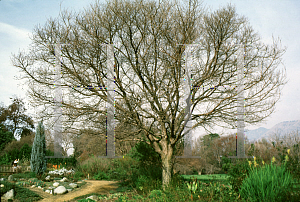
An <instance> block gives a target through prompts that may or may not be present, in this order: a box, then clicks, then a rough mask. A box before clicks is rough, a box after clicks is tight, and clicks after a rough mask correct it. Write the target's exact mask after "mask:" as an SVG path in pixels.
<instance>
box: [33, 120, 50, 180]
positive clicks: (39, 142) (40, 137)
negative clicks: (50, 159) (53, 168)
mask: <svg viewBox="0 0 300 202" xmlns="http://www.w3.org/2000/svg"><path fill="white" fill-rule="evenodd" d="M45 154H46V141H45V131H44V126H43V123H42V122H40V123H39V125H38V128H37V129H36V134H35V138H34V142H33V146H32V151H31V160H30V168H31V171H32V172H35V173H36V174H38V175H39V176H40V175H41V174H43V173H44V172H45V171H46V168H47V162H46V158H45Z"/></svg>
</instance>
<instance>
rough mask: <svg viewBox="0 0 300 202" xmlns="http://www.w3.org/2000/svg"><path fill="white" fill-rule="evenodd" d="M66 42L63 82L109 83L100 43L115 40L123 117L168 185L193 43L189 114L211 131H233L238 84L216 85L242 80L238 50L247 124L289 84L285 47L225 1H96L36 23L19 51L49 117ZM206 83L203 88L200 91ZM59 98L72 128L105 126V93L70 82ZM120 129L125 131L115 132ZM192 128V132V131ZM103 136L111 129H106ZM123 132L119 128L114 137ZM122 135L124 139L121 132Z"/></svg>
mask: <svg viewBox="0 0 300 202" xmlns="http://www.w3.org/2000/svg"><path fill="white" fill-rule="evenodd" d="M58 41H59V42H60V43H64V44H69V45H65V46H63V47H62V50H61V52H62V58H63V63H62V79H63V80H64V81H63V82H62V83H63V85H64V86H78V85H80V86H91V85H92V86H105V81H106V80H105V79H106V73H107V71H106V55H105V54H106V51H105V46H101V44H114V45H115V64H116V65H115V73H116V78H115V83H116V86H117V87H116V90H115V93H116V98H118V99H116V101H115V109H116V115H115V116H116V117H115V119H116V121H117V123H118V126H117V127H119V131H121V129H122V127H124V126H131V128H130V130H126V133H124V134H123V135H124V136H125V135H127V136H128V138H129V137H137V135H141V136H144V137H146V139H147V143H148V144H150V145H151V146H152V147H153V148H154V149H155V151H156V152H158V153H159V154H160V156H161V159H162V164H163V172H162V179H163V182H162V183H163V187H164V188H165V187H166V186H168V184H169V182H170V180H171V171H172V169H173V168H172V166H173V163H172V162H173V161H174V150H175V149H176V146H177V145H178V144H179V142H181V140H182V138H183V137H184V136H185V134H186V132H184V129H185V106H186V104H185V103H186V101H185V100H184V99H183V94H184V91H186V90H188V89H183V82H184V70H185V69H184V64H185V62H184V56H185V53H186V46H185V45H179V44H195V43H197V44H199V46H197V47H198V49H196V50H194V52H193V55H194V56H193V61H194V63H193V66H192V67H191V70H192V74H193V80H192V86H198V87H199V88H193V89H192V97H191V114H192V115H191V120H195V122H196V124H194V125H193V126H192V129H194V128H196V127H204V128H205V129H206V130H209V129H208V128H207V126H208V127H211V126H213V125H216V124H217V123H225V126H222V127H226V128H228V127H229V128H231V129H232V128H235V127H236V126H235V123H236V115H235V114H236V108H235V106H234V103H235V96H236V92H235V89H226V91H219V90H218V89H217V88H210V87H211V86H233V85H235V83H236V71H237V67H236V64H237V58H236V57H235V55H236V52H237V49H238V47H237V46H235V44H244V45H245V69H246V71H245V102H246V106H245V122H246V123H247V124H255V123H259V122H261V121H263V120H264V119H265V118H266V117H268V116H269V115H270V114H271V113H272V112H273V111H274V106H275V103H276V102H277V101H278V99H279V95H280V88H279V87H280V86H282V85H284V82H283V79H282V77H281V76H282V75H281V73H278V72H275V70H276V68H277V67H278V66H279V64H280V61H281V56H282V54H283V53H284V51H285V49H282V48H281V47H279V42H278V41H274V43H273V44H272V45H265V44H263V43H262V42H261V41H260V38H259V37H258V34H257V33H255V32H254V31H253V29H252V28H251V26H250V25H249V23H248V21H247V20H246V18H245V17H241V16H239V15H238V14H237V13H236V11H235V8H234V7H232V6H227V7H224V8H221V9H219V10H217V11H215V12H211V13H209V12H204V9H203V7H202V6H201V4H199V2H198V1H197V0H189V1H187V2H186V3H185V4H182V5H181V4H179V3H170V2H169V1H159V2H155V1H144V0H135V1H125V0H119V1H109V2H107V3H106V4H105V5H100V4H99V3H96V4H94V5H91V7H90V8H88V9H86V10H85V11H84V12H82V13H78V14H74V13H71V12H68V11H64V12H62V13H61V15H60V17H59V18H57V19H50V20H49V21H48V22H47V23H46V24H45V25H44V26H39V27H36V29H35V30H34V33H33V36H32V48H31V49H30V51H29V52H28V53H19V54H17V55H14V57H13V64H14V66H15V67H17V68H19V69H21V70H22V71H23V72H24V73H25V75H26V76H25V77H23V78H27V79H28V83H29V86H30V92H29V95H30V98H31V100H32V103H33V104H34V105H37V106H41V105H43V106H44V109H42V110H41V111H40V113H38V116H39V117H43V118H44V120H45V119H47V117H48V118H49V117H51V115H52V114H53V113H51V111H49V110H48V109H50V107H51V106H54V101H53V97H51V96H50V95H51V92H53V76H52V75H53V70H54V46H52V45H51V44H53V43H57V42H58ZM203 86H204V87H207V86H208V88H205V89H204V88H202V87H203ZM64 96H65V98H64V100H63V102H62V109H63V110H64V111H63V112H64V116H66V117H67V118H68V120H67V119H66V120H65V121H64V125H65V126H66V128H68V127H69V128H71V126H73V125H75V124H74V123H75V122H81V123H82V125H81V126H78V127H81V128H86V127H90V128H98V129H100V128H104V127H105V124H103V121H102V122H101V121H100V120H103V119H101V117H103V116H105V113H106V109H105V105H104V103H105V101H106V97H107V93H106V91H103V90H102V91H99V90H97V89H95V88H80V89H76V88H74V89H72V88H66V89H65V93H64ZM117 130H118V129H117ZM187 132H188V131H187ZM100 134H104V133H100ZM117 135H118V133H116V136H117ZM122 138H123V136H122Z"/></svg>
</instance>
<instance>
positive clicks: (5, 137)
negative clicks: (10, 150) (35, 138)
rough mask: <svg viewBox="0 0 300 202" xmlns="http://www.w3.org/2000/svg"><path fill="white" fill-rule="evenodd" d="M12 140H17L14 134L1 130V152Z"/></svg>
mask: <svg viewBox="0 0 300 202" xmlns="http://www.w3.org/2000/svg"><path fill="white" fill-rule="evenodd" d="M12 140H15V138H14V135H13V133H12V132H10V131H4V130H2V129H1V128H0V151H2V150H3V149H4V147H5V145H6V144H7V143H9V142H11V141H12Z"/></svg>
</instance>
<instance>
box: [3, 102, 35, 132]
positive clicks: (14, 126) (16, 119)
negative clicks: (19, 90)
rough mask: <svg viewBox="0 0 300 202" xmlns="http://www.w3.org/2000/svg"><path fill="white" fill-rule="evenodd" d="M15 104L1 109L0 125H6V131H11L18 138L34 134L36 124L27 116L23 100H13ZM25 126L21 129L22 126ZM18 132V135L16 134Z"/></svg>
mask: <svg viewBox="0 0 300 202" xmlns="http://www.w3.org/2000/svg"><path fill="white" fill-rule="evenodd" d="M11 99H13V103H12V104H10V105H9V106H8V107H7V108H5V107H3V106H2V107H0V123H1V124H2V125H4V126H5V127H4V128H5V130H9V131H11V132H12V133H13V135H14V136H15V135H16V136H17V137H25V136H27V135H31V134H33V131H32V130H30V129H29V128H32V129H34V122H33V120H32V118H31V117H29V116H27V115H26V114H25V111H26V108H25V107H24V102H23V101H22V99H21V98H17V97H15V98H11ZM22 124H23V125H24V124H25V126H23V127H21V126H20V125H22ZM16 131H17V133H15V132H16Z"/></svg>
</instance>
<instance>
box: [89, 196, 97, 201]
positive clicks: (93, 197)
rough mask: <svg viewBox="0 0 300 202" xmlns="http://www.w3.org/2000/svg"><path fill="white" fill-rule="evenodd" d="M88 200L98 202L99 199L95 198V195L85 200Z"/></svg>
mask: <svg viewBox="0 0 300 202" xmlns="http://www.w3.org/2000/svg"><path fill="white" fill-rule="evenodd" d="M88 199H92V200H94V201H98V200H99V197H98V196H96V195H92V196H89V197H87V198H86V200H88Z"/></svg>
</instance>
